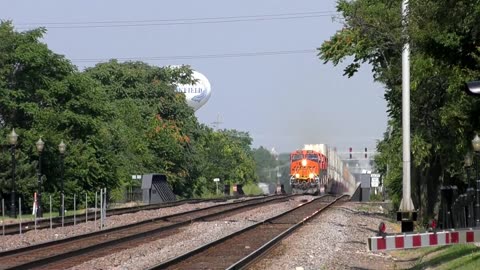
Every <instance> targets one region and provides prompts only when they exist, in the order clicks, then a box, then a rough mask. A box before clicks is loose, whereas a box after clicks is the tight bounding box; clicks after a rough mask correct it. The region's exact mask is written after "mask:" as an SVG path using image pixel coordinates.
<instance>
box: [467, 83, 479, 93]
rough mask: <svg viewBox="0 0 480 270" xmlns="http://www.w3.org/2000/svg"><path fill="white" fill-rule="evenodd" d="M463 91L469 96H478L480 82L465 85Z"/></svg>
mask: <svg viewBox="0 0 480 270" xmlns="http://www.w3.org/2000/svg"><path fill="white" fill-rule="evenodd" d="M465 86H466V87H465V90H466V91H467V93H468V94H470V95H480V81H471V82H467V83H466V84H465Z"/></svg>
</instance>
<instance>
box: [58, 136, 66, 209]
mask: <svg viewBox="0 0 480 270" xmlns="http://www.w3.org/2000/svg"><path fill="white" fill-rule="evenodd" d="M65 150H67V145H65V143H64V142H63V140H62V141H61V142H60V144H59V145H58V151H59V152H60V159H61V162H60V180H61V198H60V199H61V201H62V203H61V207H60V215H61V216H62V217H63V215H64V214H65V213H64V209H63V208H64V205H63V196H64V195H63V177H64V168H63V164H64V161H65Z"/></svg>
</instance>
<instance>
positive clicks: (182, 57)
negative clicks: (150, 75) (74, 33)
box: [71, 49, 315, 62]
mask: <svg viewBox="0 0 480 270" xmlns="http://www.w3.org/2000/svg"><path fill="white" fill-rule="evenodd" d="M308 53H312V54H313V53H315V50H312V49H305V50H287V51H265V52H246V53H225V54H203V55H176V56H140V57H118V58H113V57H112V58H111V59H117V60H119V61H146V60H191V59H212V58H231V57H253V56H270V55H289V54H308ZM71 60H72V61H73V62H105V61H109V60H110V59H108V58H79V59H71Z"/></svg>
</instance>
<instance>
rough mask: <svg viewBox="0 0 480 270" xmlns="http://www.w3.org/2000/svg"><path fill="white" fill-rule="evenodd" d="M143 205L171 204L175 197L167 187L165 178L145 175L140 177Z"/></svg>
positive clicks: (158, 175) (161, 175)
mask: <svg viewBox="0 0 480 270" xmlns="http://www.w3.org/2000/svg"><path fill="white" fill-rule="evenodd" d="M142 194H143V203H146V204H156V203H162V202H173V201H175V200H176V196H175V194H174V193H173V191H172V189H171V188H170V186H169V185H168V182H167V176H166V175H163V174H145V175H143V177H142Z"/></svg>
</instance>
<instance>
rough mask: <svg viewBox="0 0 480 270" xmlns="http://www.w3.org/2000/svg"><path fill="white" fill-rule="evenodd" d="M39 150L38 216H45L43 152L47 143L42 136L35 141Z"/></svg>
mask: <svg viewBox="0 0 480 270" xmlns="http://www.w3.org/2000/svg"><path fill="white" fill-rule="evenodd" d="M35 146H36V147H37V151H38V172H37V175H38V180H37V184H38V192H37V217H43V212H42V152H43V149H44V148H45V143H44V142H43V141H42V138H40V139H38V141H37V142H36V143H35Z"/></svg>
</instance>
